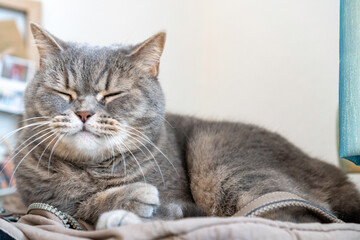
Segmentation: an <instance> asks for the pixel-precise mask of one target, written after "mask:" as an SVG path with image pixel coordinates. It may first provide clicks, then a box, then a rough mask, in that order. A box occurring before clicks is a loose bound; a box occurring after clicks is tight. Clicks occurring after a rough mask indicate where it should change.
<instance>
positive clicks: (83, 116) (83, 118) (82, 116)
mask: <svg viewBox="0 0 360 240" xmlns="http://www.w3.org/2000/svg"><path fill="white" fill-rule="evenodd" d="M92 115H94V114H93V113H92V112H88V111H83V112H77V113H76V116H78V117H79V118H80V120H81V121H82V122H83V123H85V122H86V121H87V120H88V119H89V118H90V117H91V116H92Z"/></svg>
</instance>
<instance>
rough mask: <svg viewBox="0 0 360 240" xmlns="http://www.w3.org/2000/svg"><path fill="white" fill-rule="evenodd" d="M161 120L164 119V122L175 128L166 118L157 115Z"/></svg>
mask: <svg viewBox="0 0 360 240" xmlns="http://www.w3.org/2000/svg"><path fill="white" fill-rule="evenodd" d="M158 116H159V117H160V118H161V119H162V120H164V122H166V123H167V124H168V125H169V126H170V127H171V128H175V127H174V126H173V125H171V123H169V121H168V120H166V118H164V117H163V116H162V115H160V114H159V115H158Z"/></svg>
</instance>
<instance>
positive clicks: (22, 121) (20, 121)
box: [19, 116, 51, 123]
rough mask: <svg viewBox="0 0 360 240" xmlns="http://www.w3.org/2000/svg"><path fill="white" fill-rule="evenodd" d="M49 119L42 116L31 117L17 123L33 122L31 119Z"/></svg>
mask: <svg viewBox="0 0 360 240" xmlns="http://www.w3.org/2000/svg"><path fill="white" fill-rule="evenodd" d="M49 118H51V117H46V116H44V117H32V118H27V119H24V120H22V121H20V122H19V123H22V122H27V121H29V120H33V119H49Z"/></svg>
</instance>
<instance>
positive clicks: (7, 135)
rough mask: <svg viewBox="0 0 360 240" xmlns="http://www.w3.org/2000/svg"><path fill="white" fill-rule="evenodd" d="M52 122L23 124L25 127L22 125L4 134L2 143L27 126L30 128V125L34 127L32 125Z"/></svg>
mask: <svg viewBox="0 0 360 240" xmlns="http://www.w3.org/2000/svg"><path fill="white" fill-rule="evenodd" d="M48 123H50V122H48V121H46V122H37V123H32V124H29V125H26V126H23V127H20V128H17V129H15V130H13V131H11V132H9V133H7V134H6V135H5V136H3V137H2V138H0V143H2V142H3V141H5V140H6V139H8V138H9V137H11V136H12V135H14V134H15V133H17V132H19V131H21V130H23V129H25V128H28V127H32V126H37V125H45V124H48Z"/></svg>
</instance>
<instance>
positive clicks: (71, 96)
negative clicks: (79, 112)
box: [53, 89, 76, 103]
mask: <svg viewBox="0 0 360 240" xmlns="http://www.w3.org/2000/svg"><path fill="white" fill-rule="evenodd" d="M53 91H54V92H56V93H57V94H58V95H59V96H61V97H62V98H64V99H65V100H66V101H67V102H69V103H70V102H72V101H74V100H75V99H76V94H75V93H70V92H63V91H59V90H56V89H54V90H53Z"/></svg>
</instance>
